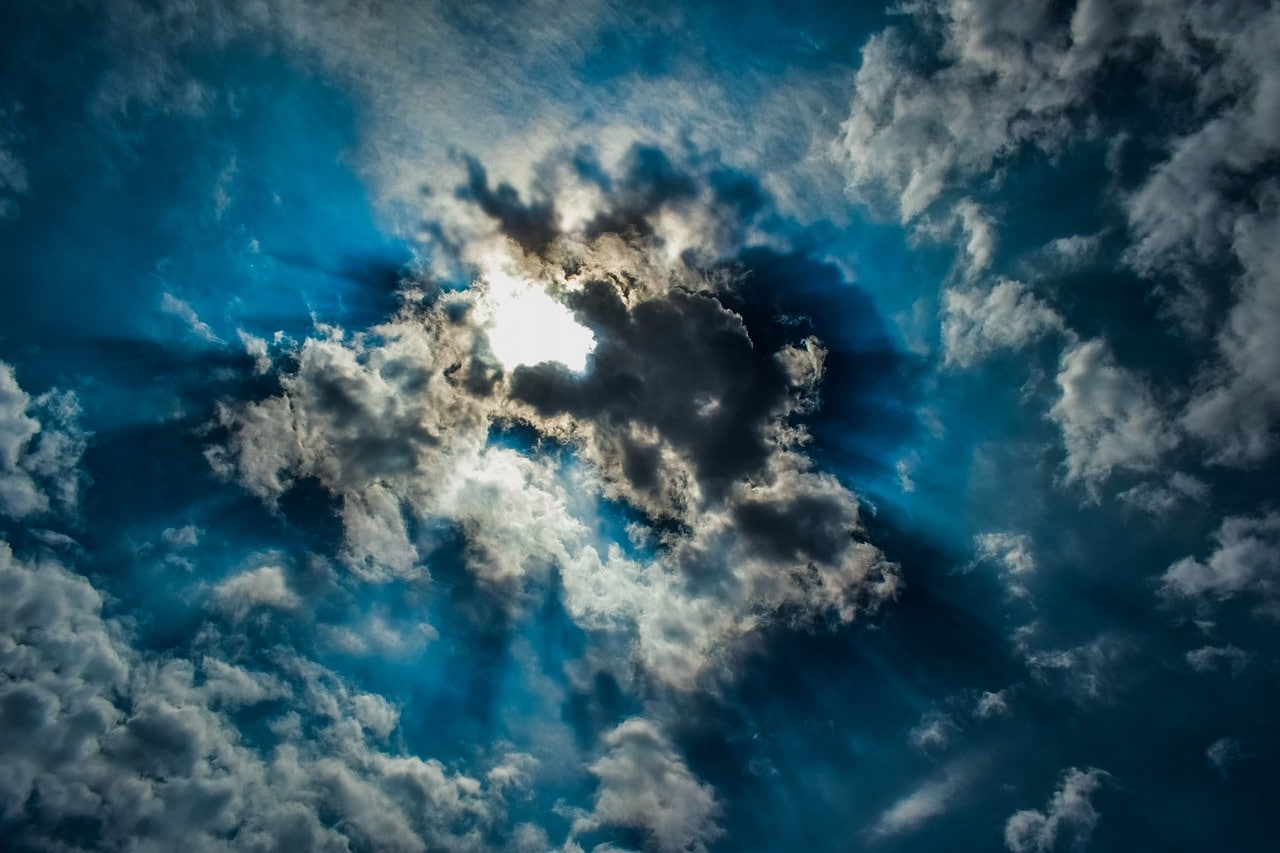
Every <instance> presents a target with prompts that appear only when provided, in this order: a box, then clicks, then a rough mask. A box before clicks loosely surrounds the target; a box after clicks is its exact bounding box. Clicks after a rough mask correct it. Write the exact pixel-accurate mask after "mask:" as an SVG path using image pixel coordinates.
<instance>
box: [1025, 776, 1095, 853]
mask: <svg viewBox="0 0 1280 853" xmlns="http://www.w3.org/2000/svg"><path fill="white" fill-rule="evenodd" d="M1107 776H1108V774H1107V773H1106V771H1103V770H1098V769H1097V768H1089V769H1087V770H1081V769H1080V768H1078V767H1072V768H1071V769H1069V770H1067V772H1066V773H1065V774H1063V777H1062V783H1061V785H1059V787H1058V789H1057V790H1056V791H1054V793H1053V796H1052V797H1051V798H1050V799H1049V802H1048V803H1047V804H1046V805H1045V807H1044V810H1043V811H1041V810H1039V809H1024V810H1022V811H1018V812H1014V814H1013V816H1012V817H1010V818H1009V820H1008V822H1006V823H1005V826H1004V843H1005V846H1006V847H1007V848H1009V850H1011V851H1013V853H1043V851H1047V850H1052V849H1054V847H1055V845H1057V843H1058V841H1059V839H1065V838H1070V839H1073V840H1074V842H1075V843H1077V844H1083V843H1085V842H1086V841H1088V839H1089V836H1090V835H1091V834H1092V833H1093V829H1094V827H1095V826H1097V824H1098V819H1099V817H1100V815H1099V813H1098V810H1097V809H1096V808H1094V805H1093V802H1092V798H1093V795H1094V794H1095V793H1097V791H1098V789H1099V788H1101V787H1102V783H1103V782H1104V781H1106V779H1107Z"/></svg>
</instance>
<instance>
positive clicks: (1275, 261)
mask: <svg viewBox="0 0 1280 853" xmlns="http://www.w3.org/2000/svg"><path fill="white" fill-rule="evenodd" d="M1276 19H1277V20H1278V21H1280V15H1277V16H1276ZM1277 65H1278V68H1277V72H1276V73H1277V81H1276V83H1275V86H1276V87H1277V89H1278V90H1280V63H1277ZM1277 109H1278V110H1280V108H1277ZM1277 136H1278V138H1277V142H1276V144H1277V150H1280V132H1277ZM1232 248H1233V249H1234V251H1235V255H1236V258H1237V259H1238V260H1239V262H1240V264H1241V266H1242V267H1243V275H1242V277H1241V279H1240V281H1239V282H1238V284H1237V294H1238V296H1237V299H1236V302H1235V305H1233V306H1232V308H1231V311H1230V314H1229V315H1228V317H1227V320H1226V322H1225V323H1224V324H1223V326H1222V329H1221V330H1220V332H1219V334H1218V350H1219V353H1220V356H1221V361H1220V363H1219V364H1218V365H1215V366H1214V367H1213V368H1211V369H1210V370H1209V371H1208V372H1207V373H1206V374H1205V377H1204V378H1203V379H1202V380H1201V384H1200V387H1199V388H1198V389H1197V393H1196V395H1195V396H1194V397H1193V398H1192V399H1191V401H1190V403H1188V405H1187V408H1186V410H1185V412H1184V413H1183V417H1182V422H1183V425H1184V426H1185V427H1186V428H1187V431H1188V432H1190V433H1191V434H1192V435H1194V436H1196V437H1197V438H1199V439H1201V440H1202V441H1204V442H1205V443H1206V444H1207V445H1208V447H1209V450H1210V457H1211V459H1212V460H1213V461H1216V462H1220V463H1223V464H1230V465H1239V466H1248V465H1250V464H1253V463H1256V462H1258V461H1259V460H1261V459H1263V458H1265V457H1266V456H1268V455H1270V453H1271V452H1272V451H1273V450H1274V448H1275V445H1276V430H1275V428H1276V421H1277V418H1280V379H1277V377H1280V346H1277V345H1276V341H1277V340H1280V273H1277V270H1280V185H1278V184H1274V183H1273V184H1272V185H1271V186H1270V187H1269V188H1268V192H1267V194H1266V196H1265V200H1264V201H1263V203H1262V210H1261V211H1260V212H1259V213H1257V214H1250V215H1245V216H1241V217H1240V218H1239V219H1237V220H1236V221H1235V223H1234V228H1233V232H1232Z"/></svg>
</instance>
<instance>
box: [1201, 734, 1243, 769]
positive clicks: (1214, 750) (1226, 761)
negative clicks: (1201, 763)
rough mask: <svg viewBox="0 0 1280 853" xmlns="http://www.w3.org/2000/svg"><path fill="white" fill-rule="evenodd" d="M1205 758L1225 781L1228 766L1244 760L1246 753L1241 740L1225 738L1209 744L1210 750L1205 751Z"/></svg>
mask: <svg viewBox="0 0 1280 853" xmlns="http://www.w3.org/2000/svg"><path fill="white" fill-rule="evenodd" d="M1204 756H1205V758H1207V759H1209V763H1210V764H1211V765H1213V768H1214V769H1215V770H1217V771H1218V774H1219V775H1220V776H1222V777H1223V778H1224V779H1225V778H1226V775H1227V766H1228V765H1230V764H1232V763H1233V762H1236V761H1239V760H1240V759H1241V758H1243V757H1244V751H1243V749H1242V748H1241V744H1240V739H1239V738H1233V737H1223V738H1218V739H1217V740H1215V741H1214V742H1213V743H1211V744H1209V748H1208V749H1206V750H1205V751H1204Z"/></svg>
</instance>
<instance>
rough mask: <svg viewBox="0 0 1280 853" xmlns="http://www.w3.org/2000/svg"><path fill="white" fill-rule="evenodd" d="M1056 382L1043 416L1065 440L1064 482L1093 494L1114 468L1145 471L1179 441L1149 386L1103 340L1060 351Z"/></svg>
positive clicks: (1091, 341) (1095, 494)
mask: <svg viewBox="0 0 1280 853" xmlns="http://www.w3.org/2000/svg"><path fill="white" fill-rule="evenodd" d="M1058 387H1059V388H1060V389H1061V391H1062V396H1061V397H1060V398H1059V399H1058V400H1057V402H1055V403H1054V404H1053V407H1052V408H1050V410H1049V416H1050V417H1051V418H1052V419H1053V420H1054V421H1056V422H1057V423H1058V425H1059V427H1060V428H1061V429H1062V438H1063V441H1064V442H1065V443H1066V449H1067V461H1066V464H1067V482H1082V483H1083V484H1084V485H1085V486H1086V488H1087V489H1088V490H1089V492H1090V493H1091V494H1092V495H1094V496H1095V497H1096V496H1097V493H1098V489H1099V487H1100V486H1101V484H1102V483H1103V482H1104V481H1105V480H1106V479H1107V478H1108V477H1110V476H1111V474H1112V473H1113V472H1114V471H1115V470H1116V469H1124V470H1129V471H1138V472H1144V471H1150V470H1152V469H1153V468H1155V466H1156V464H1157V463H1158V462H1159V461H1160V459H1161V458H1162V457H1163V456H1164V454H1165V453H1167V452H1169V451H1170V450H1172V449H1173V448H1174V447H1176V446H1177V444H1178V442H1179V434H1178V431H1177V430H1176V428H1175V427H1174V426H1173V425H1172V424H1171V423H1169V421H1168V420H1167V419H1166V416H1165V414H1164V412H1163V411H1162V409H1161V407H1160V405H1159V404H1158V403H1157V401H1156V398H1155V395H1154V394H1153V393H1152V391H1151V389H1150V387H1149V386H1148V385H1147V383H1146V382H1144V381H1143V379H1142V378H1141V377H1139V376H1138V375H1137V374H1135V373H1133V372H1132V371H1129V370H1127V369H1125V368H1123V367H1121V366H1120V365H1118V364H1116V361H1115V358H1114V356H1113V355H1112V354H1111V350H1110V348H1109V347H1108V346H1107V344H1106V343H1105V342H1104V341H1101V340H1090V341H1085V342H1083V343H1079V344H1076V345H1073V346H1071V347H1069V348H1068V349H1067V350H1066V351H1065V352H1063V354H1062V360H1061V366H1060V370H1059V372H1058Z"/></svg>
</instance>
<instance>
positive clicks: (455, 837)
mask: <svg viewBox="0 0 1280 853" xmlns="http://www.w3.org/2000/svg"><path fill="white" fill-rule="evenodd" d="M0 589H3V591H4V594H3V596H0V671H2V672H3V682H2V683H0V740H2V741H3V750H4V754H5V766H6V772H5V773H4V774H3V778H0V814H2V815H3V817H4V818H5V819H6V820H14V819H15V818H18V817H19V816H22V818H23V821H22V822H21V823H18V824H14V825H12V828H11V830H12V832H14V833H16V835H14V836H11V838H10V840H11V841H15V842H17V843H20V844H31V845H40V846H50V845H52V846H53V847H57V846H58V845H59V844H60V843H75V838H73V837H72V836H70V835H64V833H68V832H78V831H79V830H74V829H73V827H75V826H80V827H83V831H84V832H87V833H88V836H87V838H81V839H80V843H83V842H84V841H86V840H89V841H91V843H92V844H93V845H95V846H99V847H102V848H112V849H114V848H116V847H121V848H125V847H127V848H128V849H166V848H172V847H174V846H176V845H180V846H182V847H184V848H187V849H192V850H200V851H205V850H208V851H215V850H232V849H236V850H262V851H269V850H301V849H306V850H333V851H340V850H347V849H350V848H351V847H353V846H370V845H372V846H377V847H378V848H380V849H388V850H405V851H415V850H426V849H438V848H444V849H450V850H487V849H491V844H490V842H489V841H488V839H487V838H486V835H485V833H486V832H487V831H488V830H490V829H492V828H493V827H495V826H500V825H501V823H502V821H503V820H504V819H505V818H504V815H505V804H504V800H503V789H502V788H498V787H494V786H493V785H492V784H489V783H486V781H485V780H482V779H475V778H471V777H468V776H465V775H461V774H459V773H457V772H454V771H452V770H450V769H448V768H446V767H444V766H443V765H441V764H440V763H439V762H437V761H434V760H429V759H428V760H424V759H421V758H418V757H416V756H412V755H407V754H403V753H397V752H392V751H387V750H386V749H385V748H383V747H381V746H380V743H382V742H384V741H386V739H387V737H388V736H389V735H390V734H391V732H392V731H393V730H394V729H395V727H396V726H397V723H398V713H397V711H396V709H394V708H393V707H392V706H390V705H389V704H388V703H387V702H386V701H385V700H384V699H382V698H381V697H378V696H375V695H371V694H365V693H361V692H359V691H356V690H353V689H351V688H350V687H348V686H347V685H346V684H345V683H344V682H343V681H342V680H341V679H339V678H338V677H337V676H335V675H333V674H332V673H330V672H328V671H327V670H324V669H323V668H321V667H319V666H318V665H316V664H314V663H311V662H309V661H307V660H305V659H303V658H300V657H298V656H297V655H296V653H294V652H292V651H290V650H286V649H283V648H281V649H277V650H275V651H274V652H272V654H271V658H272V659H273V665H272V667H271V669H273V670H274V672H273V671H270V670H267V671H264V670H262V669H250V668H246V667H245V666H244V665H241V664H237V663H235V662H232V661H230V660H227V659H222V658H219V657H217V656H215V655H214V654H209V655H205V656H204V657H200V656H199V655H197V656H196V657H194V658H192V659H186V658H181V657H179V658H171V657H167V656H156V655H152V654H148V653H144V652H142V651H140V650H138V649H137V648H135V647H134V646H133V645H131V643H130V639H129V636H128V634H127V632H126V631H125V630H124V629H123V628H122V627H121V626H120V625H118V624H117V623H115V622H113V621H112V620H110V619H107V618H105V617H104V616H103V615H102V607H103V599H102V596H101V594H100V593H99V592H98V591H97V590H96V589H95V588H94V587H93V586H92V585H91V584H90V583H89V582H88V581H87V580H85V579H84V578H82V577H80V576H78V575H76V574H74V573H72V572H71V571H69V570H68V569H66V568H65V567H63V566H62V565H60V564H58V563H57V562H54V561H52V560H48V559H42V560H36V561H31V562H28V561H24V560H22V559H20V558H18V557H16V556H14V554H13V552H12V550H11V549H10V547H9V546H8V544H7V543H2V542H0ZM253 708H259V709H263V710H264V711H265V713H266V715H267V719H269V720H270V726H269V732H268V733H266V734H264V735H258V736H254V737H250V736H249V735H248V734H247V733H246V731H245V730H244V729H242V728H241V727H240V723H239V720H240V718H239V717H238V714H239V712H241V711H242V710H245V709H253ZM259 738H264V740H259ZM512 760H521V761H523V760H524V759H521V758H520V757H519V756H515V757H514V758H509V759H502V758H501V757H499V759H498V760H497V761H495V766H502V763H501V762H503V761H505V762H507V763H509V762H510V761H512ZM526 763H527V762H526Z"/></svg>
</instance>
